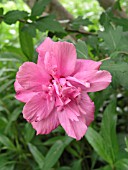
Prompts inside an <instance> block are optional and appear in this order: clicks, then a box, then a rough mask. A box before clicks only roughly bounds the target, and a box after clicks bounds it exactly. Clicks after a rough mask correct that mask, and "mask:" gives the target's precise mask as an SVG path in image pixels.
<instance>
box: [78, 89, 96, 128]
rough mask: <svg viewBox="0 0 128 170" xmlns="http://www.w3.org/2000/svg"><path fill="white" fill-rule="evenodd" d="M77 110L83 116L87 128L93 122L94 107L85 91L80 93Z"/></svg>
mask: <svg viewBox="0 0 128 170" xmlns="http://www.w3.org/2000/svg"><path fill="white" fill-rule="evenodd" d="M78 108H79V111H80V113H81V114H83V115H84V116H85V121H86V125H87V126H88V125H89V124H90V123H91V122H92V121H93V120H94V111H95V106H94V102H92V101H91V99H90V97H89V96H88V94H87V93H86V92H85V91H82V93H81V96H80V99H79V101H78Z"/></svg>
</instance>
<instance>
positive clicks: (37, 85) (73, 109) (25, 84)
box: [15, 38, 111, 140]
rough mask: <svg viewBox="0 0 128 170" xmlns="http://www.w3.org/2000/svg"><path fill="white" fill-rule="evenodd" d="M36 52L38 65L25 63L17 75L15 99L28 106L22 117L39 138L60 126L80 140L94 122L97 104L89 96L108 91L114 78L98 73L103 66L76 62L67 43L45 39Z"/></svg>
mask: <svg viewBox="0 0 128 170" xmlns="http://www.w3.org/2000/svg"><path fill="white" fill-rule="evenodd" d="M37 52H38V54H39V56H38V62H37V64H35V63H33V62H25V63H24V64H23V65H22V66H21V67H20V68H19V71H18V72H17V75H16V82H15V90H16V99H18V100H20V101H22V102H24V103H26V104H25V106H24V108H23V117H24V118H25V119H26V120H27V121H28V122H30V123H31V124H32V126H33V128H34V129H35V130H36V131H37V134H48V133H50V132H51V131H52V130H53V129H55V128H57V126H58V125H61V126H62V127H63V128H64V129H65V131H66V133H67V134H68V136H71V137H73V138H76V139H77V140H79V139H81V137H83V135H84V134H85V133H86V131H87V127H88V125H89V124H90V123H91V122H92V121H93V119H94V109H95V107H94V103H93V102H92V101H91V99H90V97H89V96H88V94H87V93H88V92H95V91H99V90H103V89H105V88H106V87H107V86H108V85H109V84H110V82H111V75H110V73H109V72H107V71H104V70H103V71H101V70H99V67H100V65H101V62H95V61H92V60H83V59H77V57H76V50H75V47H74V45H73V44H71V43H68V42H53V41H52V40H51V39H50V38H46V39H45V41H44V42H43V43H42V44H41V45H40V46H39V47H38V48H37ZM98 100H100V99H98Z"/></svg>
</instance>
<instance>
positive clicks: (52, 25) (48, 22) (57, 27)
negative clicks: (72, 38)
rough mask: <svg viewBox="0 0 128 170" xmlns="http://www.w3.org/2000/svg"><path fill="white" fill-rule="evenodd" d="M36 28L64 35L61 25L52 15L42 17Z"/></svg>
mask: <svg viewBox="0 0 128 170" xmlns="http://www.w3.org/2000/svg"><path fill="white" fill-rule="evenodd" d="M36 28H37V29H38V30H39V31H41V32H45V31H50V32H53V33H54V32H62V33H64V32H65V31H64V29H63V27H62V26H61V24H60V23H59V22H58V21H56V20H55V18H54V17H53V16H52V15H49V16H46V17H42V18H40V19H39V20H37V22H36Z"/></svg>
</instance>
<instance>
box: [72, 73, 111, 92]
mask: <svg viewBox="0 0 128 170" xmlns="http://www.w3.org/2000/svg"><path fill="white" fill-rule="evenodd" d="M74 77H75V78H77V79H78V80H79V81H82V83H84V84H85V86H86V87H87V85H88V87H87V89H86V91H87V92H96V91H100V90H103V89H105V88H107V87H108V86H109V84H110V82H111V79H112V76H111V74H110V73H109V72H108V71H104V70H103V71H101V70H100V71H97V70H92V71H84V72H79V73H77V74H75V75H74Z"/></svg>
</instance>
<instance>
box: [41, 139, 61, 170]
mask: <svg viewBox="0 0 128 170" xmlns="http://www.w3.org/2000/svg"><path fill="white" fill-rule="evenodd" d="M63 151H64V144H63V142H62V141H57V142H56V143H54V145H53V146H52V147H51V148H50V150H49V152H48V153H47V155H46V157H45V160H44V166H43V170H49V169H50V168H52V167H53V166H54V164H55V163H56V162H57V161H58V159H59V158H60V156H61V154H62V153H63Z"/></svg>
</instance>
